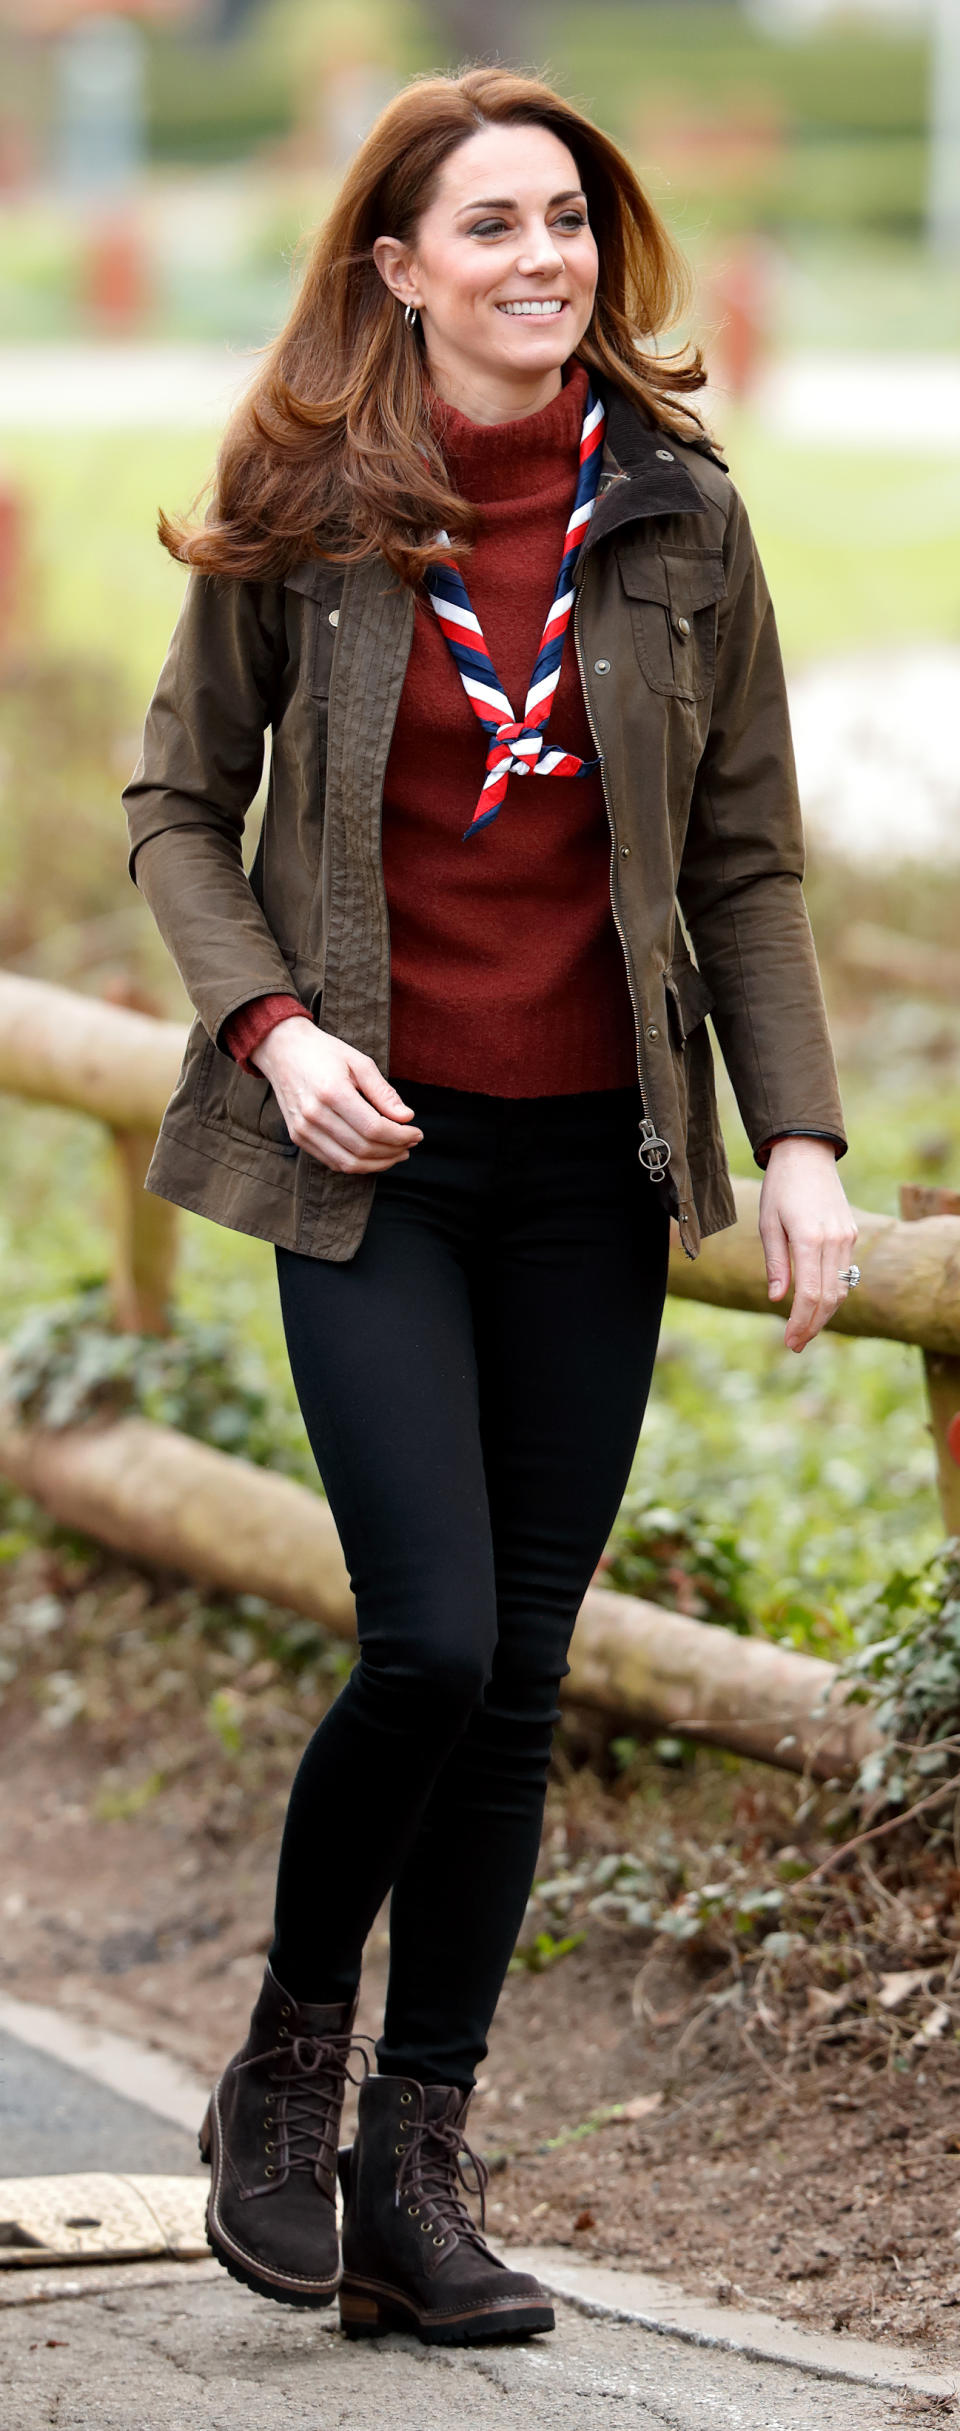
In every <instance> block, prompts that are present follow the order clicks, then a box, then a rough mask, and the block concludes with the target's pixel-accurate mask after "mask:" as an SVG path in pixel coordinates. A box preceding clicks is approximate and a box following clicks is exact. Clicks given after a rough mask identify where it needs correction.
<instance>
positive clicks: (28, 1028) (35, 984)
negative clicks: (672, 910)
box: [0, 971, 960, 1533]
mask: <svg viewBox="0 0 960 2431" xmlns="http://www.w3.org/2000/svg"><path fill="white" fill-rule="evenodd" d="M185 1040H186V1030H185V1027H184V1025H183V1024H182V1023H181V1022H175V1021H158V1020H155V1019H153V1018H152V1017H151V1016H149V1015H148V1014H144V1013H139V1012H131V1011H128V1010H127V1009H126V1008H124V1007H120V1006H116V1005H109V1004H104V1003H103V1002H102V1001H101V1000H100V999H99V998H97V997H90V996H83V995H79V994H77V993H76V992H75V991H74V990H72V989H70V988H62V987H56V986H53V985H52V984H50V983H49V982H47V981H44V980H38V979H29V978H23V977H20V976H19V975H16V974H14V973H12V972H9V971H3V972H0V1089H5V1090H10V1091H13V1092H15V1093H16V1094H18V1095H19V1096H22V1097H29V1098H34V1099H37V1100H39V1101H41V1102H43V1103H44V1104H47V1105H60V1106H67V1107H70V1108H71V1109H72V1110H73V1111H75V1112H76V1111H80V1112H83V1113H85V1114H91V1115H94V1116H96V1117H97V1118H98V1119H99V1120H100V1121H101V1122H103V1123H105V1124H106V1125H107V1128H108V1130H109V1131H110V1133H111V1135H112V1141H113V1165H114V1174H115V1181H116V1221H115V1227H114V1272H113V1284H114V1309H115V1314H116V1320H117V1323H118V1325H120V1326H122V1327H124V1328H128V1329H131V1330H135V1331H141V1332H159V1331H163V1330H164V1327H165V1325H166V1323H167V1322H168V1309H169V1302H170V1294H171V1290H172V1287H173V1267H174V1245H175V1237H176V1236H175V1226H176V1220H177V1219H176V1210H175V1209H174V1208H172V1207H170V1206H168V1205H167V1203H166V1202H165V1201H164V1200H161V1199H157V1198H155V1197H154V1196H153V1195H152V1193H149V1192H145V1191H144V1189H143V1187H142V1182H143V1174H144V1171H145V1169H146V1164H147V1161H148V1158H149V1155H150V1151H151V1147H152V1143H153V1140H154V1138H155V1136H156V1131H157V1127H158V1125H159V1122H160V1118H161V1115H162V1113H163V1109H164V1107H165V1105H166V1103H167V1099H168V1097H169V1096H170V1092H171V1090H172V1088H173V1085H174V1082H175V1080H176V1077H177V1073H178V1071H179V1068H180V1062H181V1057H182V1054H183V1049H184V1044H185ZM735 1191H736V1201H737V1222H736V1224H735V1225H732V1226H730V1227H729V1228H728V1229H727V1230H726V1231H725V1232H721V1233H716V1234H714V1235H713V1236H712V1237H711V1238H710V1239H709V1240H707V1241H705V1242H704V1244H703V1247H702V1250H701V1253H700V1256H699V1257H698V1258H697V1259H695V1260H691V1259H689V1258H687V1257H685V1256H684V1253H683V1251H682V1250H681V1249H680V1247H679V1244H678V1243H676V1242H675V1244H674V1247H673V1250H672V1253H671V1259H670V1278H669V1289H670V1291H671V1292H673V1293H675V1294H676V1295H677V1297H678V1298H680V1299H685V1300H701V1301H705V1302H707V1303H709V1304H712V1305H713V1306H714V1307H719V1308H734V1309H744V1310H748V1311H751V1312H753V1313H755V1314H756V1315H762V1316H767V1317H771V1316H772V1317H774V1318H776V1319H777V1320H778V1321H780V1322H781V1323H782V1321H783V1319H784V1318H785V1316H786V1314H787V1310H788V1303H787V1302H785V1301H784V1302H778V1303H771V1302H770V1300H769V1299H768V1297H767V1284H766V1272H765V1267H764V1260H763V1251H762V1248H761V1244H760V1240H759V1236H758V1233H757V1209H758V1205H759V1197H760V1185H759V1183H758V1182H755V1181H752V1180H748V1181H737V1182H736V1184H735ZM855 1212H856V1217H857V1223H858V1226H859V1240H858V1242H857V1251H856V1255H857V1261H858V1264H859V1265H860V1267H861V1270H862V1280H861V1282H860V1284H859V1286H858V1288H857V1290H856V1291H855V1292H851V1293H850V1295H849V1297H848V1298H847V1299H846V1300H845V1301H844V1303H843V1305H842V1307H840V1308H839V1309H838V1310H837V1313H836V1315H835V1317H833V1318H832V1320H831V1329H830V1330H831V1332H833V1333H838V1334H851V1335H855V1336H858V1337H860V1338H861V1339H862V1338H863V1337H874V1338H877V1339H880V1340H883V1341H888V1342H909V1343H912V1344H914V1345H916V1347H917V1348H918V1349H919V1350H920V1351H922V1353H923V1355H924V1361H925V1368H926V1376H927V1384H928V1390H929V1399H930V1411H931V1432H932V1434H933V1437H934V1443H935V1448H936V1454H937V1469H938V1482H939V1489H940V1496H941V1502H942V1506H943V1512H944V1519H945V1522H946V1525H947V1528H948V1530H949V1532H950V1533H955V1532H958V1531H960V1466H958V1460H960V1200H958V1199H955V1198H953V1197H952V1196H951V1195H950V1194H949V1193H946V1192H935V1193H933V1194H930V1193H927V1194H926V1195H925V1196H922V1197H921V1198H918V1195H917V1193H916V1192H915V1191H912V1192H911V1191H907V1192H906V1193H905V1194H904V1195H903V1201H902V1213H901V1216H900V1217H899V1218H898V1217H896V1216H892V1215H891V1216H888V1215H876V1214H873V1213H871V1212H870V1211H869V1210H866V1209H860V1208H858V1209H857V1210H856V1211H855Z"/></svg>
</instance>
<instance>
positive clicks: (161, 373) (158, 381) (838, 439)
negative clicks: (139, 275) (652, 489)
mask: <svg viewBox="0 0 960 2431" xmlns="http://www.w3.org/2000/svg"><path fill="white" fill-rule="evenodd" d="M261 360H262V358H261V356H260V353H259V351H258V350H257V349H256V348H255V347H251V348H249V349H248V350H247V351H246V352H244V351H243V350H242V349H241V348H237V347H230V346H228V345H226V344H224V345H204V344H195V345H182V344H181V345H178V344H169V345H149V344H144V343H142V342H139V341H137V340H136V339H131V340H129V341H127V342H116V341H113V342H107V343H104V344H98V343H96V342H95V341H84V340H82V339H80V340H75V341H68V342H64V343H57V342H55V341H51V342H50V343H49V344H47V345H43V344H32V345H30V344H25V345H11V346H2V347H0V429H7V430H60V429H70V430H73V431H78V430H131V429H135V428H137V427H140V428H142V429H151V430H159V429H162V428H168V429H178V430H180V429H193V430H199V429H204V428H206V427H208V426H210V427H214V428H219V427H220V425H221V424H222V423H223V422H224V420H225V419H226V416H227V414H228V413H229V411H230V407H231V405H232V403H233V401H234V398H235V397H236V395H237V394H238V393H239V391H240V390H242V389H243V388H245V387H246V386H247V385H248V383H249V382H250V381H251V380H252V379H253V377H254V375H255V373H256V372H257V371H258V370H259V368H260V363H261ZM918 399H922V410H919V409H918V403H917V400H918ZM697 402H698V405H700V406H702V405H703V404H704V403H705V404H706V409H707V412H708V414H709V413H710V412H711V411H715V412H720V411H722V409H723V407H724V406H725V403H726V394H725V392H724V391H723V390H721V389H716V390H714V389H711V388H707V389H704V390H703V391H701V393H700V396H699V397H698V400H697ZM751 405H752V407H753V408H754V410H755V411H756V412H757V413H758V414H759V415H760V417H761V419H762V420H763V421H764V422H765V423H766V424H767V426H768V427H769V428H770V429H771V430H773V431H775V432H776V433H777V434H778V435H779V436H781V437H783V438H785V439H800V440H803V441H804V442H805V443H806V444H807V445H819V446H830V447H851V448H856V450H857V453H858V454H862V452H863V450H864V449H865V448H870V447H878V448H886V449H894V450H896V449H899V448H902V447H903V446H904V445H905V444H907V445H908V446H909V451H910V455H911V457H917V456H920V455H925V454H928V453H929V454H932V455H955V454H957V453H958V452H960V355H958V354H951V353H950V352H941V353H931V354H926V355H922V356H918V355H916V354H900V355H896V354H886V353H879V352H878V353H875V354H864V353H857V354H844V353H839V352H829V351H821V350H819V349H818V350H816V351H813V350H811V351H808V352H805V353H797V352H792V353H789V354H783V355H780V356H778V357H776V358H775V359H773V360H772V361H771V362H770V364H769V365H768V366H767V367H766V368H765V369H764V370H763V372H762V374H761V375H760V378H759V379H758V382H757V385H756V388H755V390H754V392H753V395H752V397H751ZM905 434H906V436H905Z"/></svg>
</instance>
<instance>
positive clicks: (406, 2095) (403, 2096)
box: [400, 2093, 413, 2102]
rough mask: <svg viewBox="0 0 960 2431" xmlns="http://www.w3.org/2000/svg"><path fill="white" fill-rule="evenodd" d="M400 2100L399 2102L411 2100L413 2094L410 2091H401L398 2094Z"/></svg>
mask: <svg viewBox="0 0 960 2431" xmlns="http://www.w3.org/2000/svg"><path fill="white" fill-rule="evenodd" d="M400 2100H401V2102H412V2100H413V2095H412V2093H402V2094H401V2096H400Z"/></svg>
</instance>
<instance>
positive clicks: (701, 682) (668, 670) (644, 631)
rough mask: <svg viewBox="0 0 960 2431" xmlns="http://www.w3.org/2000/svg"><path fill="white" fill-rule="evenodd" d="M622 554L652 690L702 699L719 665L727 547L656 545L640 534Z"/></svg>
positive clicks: (639, 651)
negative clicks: (719, 622)
mask: <svg viewBox="0 0 960 2431" xmlns="http://www.w3.org/2000/svg"><path fill="white" fill-rule="evenodd" d="M617 557H618V563H619V567H620V579H621V582H622V584H623V588H624V590H625V592H626V595H627V599H628V601H629V605H630V622H631V625H632V628H633V641H634V648H635V650H636V653H637V658H638V661H639V664H640V667H641V670H642V672H643V674H644V676H645V677H646V680H647V683H648V684H649V685H650V687H651V690H652V691H654V692H665V693H669V694H670V695H672V696H673V697H674V698H675V699H677V700H687V701H699V700H702V699H703V698H704V695H705V694H706V693H708V692H709V691H710V690H711V687H712V685H713V678H714V670H715V666H716V655H717V603H718V601H719V600H721V599H722V598H723V595H724V592H725V590H726V577H725V574H724V570H723V556H722V552H721V551H720V550H719V549H697V550H681V549H666V548H659V549H656V548H651V545H650V542H649V540H646V539H644V540H640V539H637V538H636V537H634V538H633V539H631V540H628V541H625V542H624V543H622V545H621V547H620V548H619V549H618V551H617Z"/></svg>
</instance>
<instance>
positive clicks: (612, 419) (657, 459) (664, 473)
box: [575, 376, 726, 579]
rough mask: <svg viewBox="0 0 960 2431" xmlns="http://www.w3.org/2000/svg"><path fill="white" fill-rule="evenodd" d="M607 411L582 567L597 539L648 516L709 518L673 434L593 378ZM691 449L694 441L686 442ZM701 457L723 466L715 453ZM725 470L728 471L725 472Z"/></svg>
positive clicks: (707, 450) (707, 449)
mask: <svg viewBox="0 0 960 2431" xmlns="http://www.w3.org/2000/svg"><path fill="white" fill-rule="evenodd" d="M594 386H595V387H596V389H597V390H598V393H599V394H600V395H601V396H602V398H603V402H604V406H605V409H606V422H605V425H604V434H603V459H602V464H601V470H600V490H599V494H598V497H597V503H596V506H595V507H594V510H593V514H592V516H591V518H590V523H589V526H588V528H587V531H586V534H585V536H584V542H583V547H582V549H581V551H580V557H579V561H578V566H577V576H576V577H575V579H577V578H578V577H579V572H580V567H581V566H582V564H583V561H584V558H585V557H586V556H587V554H588V552H589V550H590V549H592V548H594V547H595V546H596V543H597V541H598V540H605V539H606V538H607V537H608V535H609V533H611V532H615V531H617V530H619V528H620V526H621V524H625V523H633V522H635V521H636V520H637V519H638V518H639V517H641V516H644V517H645V516H647V515H684V514H690V515H705V514H706V512H707V500H706V499H705V497H704V495H703V492H702V490H700V489H698V487H697V484H696V482H695V480H694V478H693V475H692V473H691V472H689V471H688V469H687V466H686V465H685V464H684V463H682V462H681V459H680V456H679V455H678V454H677V453H675V449H674V442H673V440H672V437H671V434H670V432H669V431H665V430H662V429H660V428H658V427H656V426H651V425H650V424H649V423H648V422H645V421H644V419H643V415H642V414H641V412H640V410H639V408H638V407H637V406H635V405H634V404H633V403H632V402H631V400H630V398H629V397H626V396H624V393H623V390H622V389H620V388H614V387H613V386H612V385H611V384H609V383H608V382H606V381H605V380H602V379H599V378H596V376H595V378H594ZM687 444H689V442H688V443H687ZM701 452H702V453H705V454H709V455H710V457H711V459H712V461H713V462H714V463H715V464H716V463H719V464H722V462H723V460H722V458H721V457H718V456H717V455H716V454H715V453H714V450H713V449H712V448H710V447H708V446H706V445H705V446H704V447H703V449H702V450H701ZM723 469H724V470H726V467H725V466H724V467H723Z"/></svg>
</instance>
